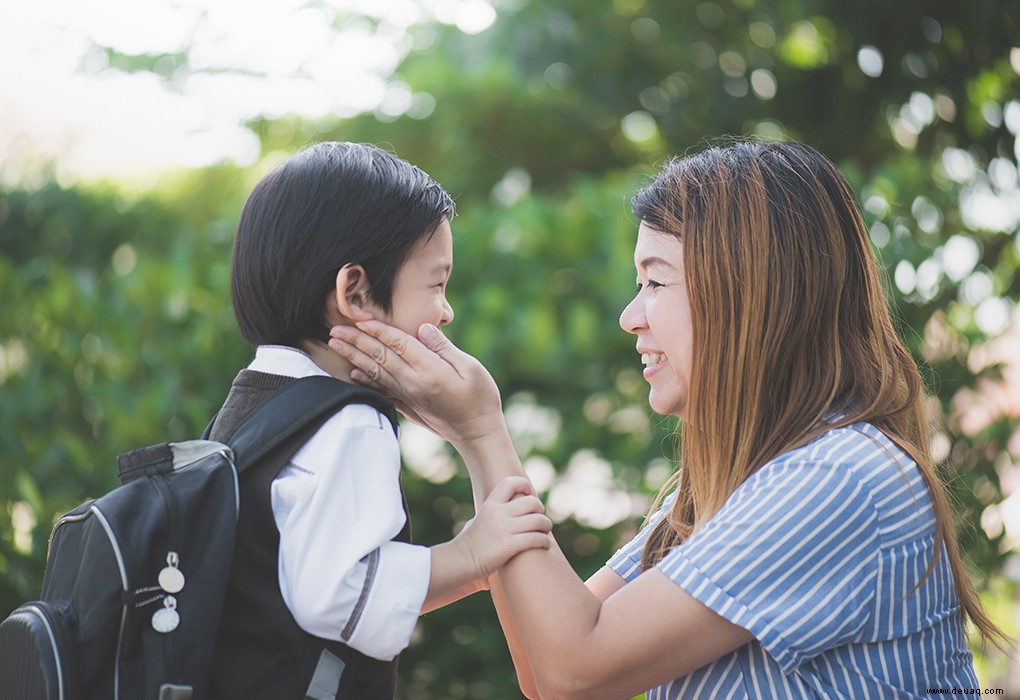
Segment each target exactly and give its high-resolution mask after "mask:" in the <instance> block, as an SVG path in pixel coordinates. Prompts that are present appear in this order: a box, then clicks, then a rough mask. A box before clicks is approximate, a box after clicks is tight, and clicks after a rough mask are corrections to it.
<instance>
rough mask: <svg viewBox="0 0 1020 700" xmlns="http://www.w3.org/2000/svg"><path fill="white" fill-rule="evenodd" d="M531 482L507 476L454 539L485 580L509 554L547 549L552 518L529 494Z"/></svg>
mask: <svg viewBox="0 0 1020 700" xmlns="http://www.w3.org/2000/svg"><path fill="white" fill-rule="evenodd" d="M533 493H534V488H533V487H532V485H531V482H530V481H528V480H527V479H526V478H524V477H522V476H512V477H507V478H506V479H504V480H503V481H501V482H500V483H499V484H498V485H497V486H496V488H495V489H493V491H492V493H491V494H490V495H489V497H488V498H487V499H485V502H484V503H483V504H482V506H481V508H479V509H478V514H477V515H475V517H474V518H472V519H471V520H470V521H469V522H468V524H467V525H465V526H464V529H463V530H461V531H460V533H458V535H457V537H456V538H455V540H454V541H455V542H457V541H459V543H460V544H461V545H462V546H463V547H464V551H465V556H466V557H467V558H468V559H469V560H470V561H472V562H473V563H474V566H475V571H476V575H477V577H478V578H480V579H486V578H488V577H489V575H491V574H493V573H494V572H495V571H496V570H497V569H499V567H501V566H503V564H505V563H506V562H508V561H509V560H510V559H511V558H512V557H514V556H516V555H517V554H519V553H521V552H523V551H525V550H528V549H549V548H550V547H551V546H552V541H551V539H550V534H549V533H550V532H551V531H552V521H551V520H549V518H548V517H547V516H546V515H545V507H544V506H543V505H542V501H541V500H539V498H538V497H537V496H534V495H532V494H533Z"/></svg>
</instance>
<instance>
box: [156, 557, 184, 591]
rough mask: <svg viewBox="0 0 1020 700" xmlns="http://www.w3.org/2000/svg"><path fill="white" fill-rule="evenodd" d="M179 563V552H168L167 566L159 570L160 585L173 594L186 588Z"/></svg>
mask: <svg viewBox="0 0 1020 700" xmlns="http://www.w3.org/2000/svg"><path fill="white" fill-rule="evenodd" d="M179 563H180V559H179V558H178V556H177V552H167V555H166V566H165V567H163V569H161V570H160V572H159V579H158V581H159V587H160V588H162V589H163V590H164V591H166V592H167V593H170V594H171V595H173V594H176V593H180V592H181V590H183V589H184V574H182V573H181V570H180V569H179V568H177V567H178V564H179Z"/></svg>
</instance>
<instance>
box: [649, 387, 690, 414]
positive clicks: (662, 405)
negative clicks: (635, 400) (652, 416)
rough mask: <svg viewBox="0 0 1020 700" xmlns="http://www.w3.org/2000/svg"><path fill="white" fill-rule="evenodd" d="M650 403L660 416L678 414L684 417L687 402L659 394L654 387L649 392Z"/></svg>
mask: <svg viewBox="0 0 1020 700" xmlns="http://www.w3.org/2000/svg"><path fill="white" fill-rule="evenodd" d="M648 405H649V406H650V407H651V409H652V410H653V411H655V412H656V413H658V414H659V415H660V416H677V417H678V418H683V414H684V409H685V408H687V406H686V402H684V401H676V400H673V399H670V398H668V397H665V396H661V395H660V396H657V395H656V392H655V390H654V389H653V390H652V391H651V392H650V393H649V394H648Z"/></svg>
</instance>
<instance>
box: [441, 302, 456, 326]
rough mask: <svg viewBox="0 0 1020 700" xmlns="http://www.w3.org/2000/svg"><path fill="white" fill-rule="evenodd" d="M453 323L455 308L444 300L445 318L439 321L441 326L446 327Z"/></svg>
mask: <svg viewBox="0 0 1020 700" xmlns="http://www.w3.org/2000/svg"><path fill="white" fill-rule="evenodd" d="M451 322H453V307H452V306H450V302H448V301H447V300H445V299H443V316H442V318H440V319H439V325H440V326H445V325H447V324H449V323H451Z"/></svg>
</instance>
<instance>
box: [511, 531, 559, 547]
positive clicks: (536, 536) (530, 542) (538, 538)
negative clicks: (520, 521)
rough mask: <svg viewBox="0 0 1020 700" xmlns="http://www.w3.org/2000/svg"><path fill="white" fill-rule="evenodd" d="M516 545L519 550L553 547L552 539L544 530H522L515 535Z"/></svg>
mask: <svg viewBox="0 0 1020 700" xmlns="http://www.w3.org/2000/svg"><path fill="white" fill-rule="evenodd" d="M513 542H514V545H516V547H517V551H518V552H523V551H524V550H526V549H549V548H550V547H552V539H551V538H550V537H549V535H547V534H545V533H542V532H522V533H520V534H518V535H514V539H513Z"/></svg>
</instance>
